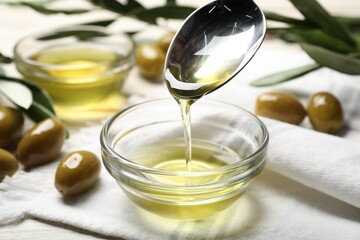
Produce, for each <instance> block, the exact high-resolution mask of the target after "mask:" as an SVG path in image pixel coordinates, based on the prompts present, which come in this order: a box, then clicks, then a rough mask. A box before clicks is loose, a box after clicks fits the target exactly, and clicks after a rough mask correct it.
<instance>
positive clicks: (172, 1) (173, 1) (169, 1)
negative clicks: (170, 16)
mask: <svg viewBox="0 0 360 240" xmlns="http://www.w3.org/2000/svg"><path fill="white" fill-rule="evenodd" d="M166 5H176V0H166Z"/></svg>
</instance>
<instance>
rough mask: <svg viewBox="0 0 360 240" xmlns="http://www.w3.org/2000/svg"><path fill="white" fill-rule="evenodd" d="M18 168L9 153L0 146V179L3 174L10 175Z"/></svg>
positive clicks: (2, 177)
mask: <svg viewBox="0 0 360 240" xmlns="http://www.w3.org/2000/svg"><path fill="white" fill-rule="evenodd" d="M18 168H19V164H18V162H17V160H16V158H15V157H14V155H12V154H11V153H9V152H8V151H6V150H4V149H1V148H0V181H2V180H3V179H4V177H5V176H10V177H11V176H12V175H13V174H14V173H15V172H16V171H17V170H18Z"/></svg>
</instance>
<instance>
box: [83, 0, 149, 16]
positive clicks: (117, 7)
mask: <svg viewBox="0 0 360 240" xmlns="http://www.w3.org/2000/svg"><path fill="white" fill-rule="evenodd" d="M89 1H90V2H91V3H92V4H94V5H96V6H99V7H101V8H104V9H107V10H110V11H112V12H116V13H119V14H124V15H126V14H127V13H129V12H131V11H134V10H135V9H139V10H140V9H145V7H144V6H143V5H141V4H140V3H138V2H137V1H135V0H128V1H127V3H126V4H122V3H120V2H118V1H117V0H89Z"/></svg>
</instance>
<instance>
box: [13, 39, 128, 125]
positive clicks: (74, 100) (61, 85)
mask: <svg viewBox="0 0 360 240" xmlns="http://www.w3.org/2000/svg"><path fill="white" fill-rule="evenodd" d="M124 59H125V56H124V55H123V54H122V53H121V52H119V51H116V50H115V49H112V48H110V47H107V46H106V45H99V44H94V43H81V44H69V45H60V46H56V47H50V48H47V49H44V50H41V51H39V52H37V53H35V54H33V55H32V56H31V57H30V60H31V61H32V62H33V64H32V65H29V66H33V67H34V68H37V69H36V74H34V71H35V69H33V70H34V71H32V69H23V68H19V70H20V72H21V73H22V74H23V75H24V76H25V78H27V79H29V80H31V81H33V82H35V83H37V84H38V85H40V86H41V87H42V88H44V89H46V90H47V92H48V93H49V94H50V96H51V98H52V99H53V101H54V104H55V110H56V112H57V114H58V115H59V116H60V118H62V119H64V120H69V121H76V120H83V119H93V118H94V119H96V118H100V117H103V116H104V115H108V114H112V113H114V112H116V111H118V110H119V109H121V108H122V107H123V106H124V98H123V97H121V96H120V88H121V87H122V85H123V82H124V79H125V78H126V76H127V75H128V72H129V70H130V67H125V68H124V69H121V68H120V64H119V63H120V62H121V61H122V60H124Z"/></svg>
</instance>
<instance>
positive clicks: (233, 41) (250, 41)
mask: <svg viewBox="0 0 360 240" xmlns="http://www.w3.org/2000/svg"><path fill="white" fill-rule="evenodd" d="M265 31H266V21H265V16H264V14H263V12H262V11H261V10H260V8H259V7H258V6H257V5H256V4H255V3H254V2H253V1H252V0H217V1H213V2H211V3H209V4H207V5H205V6H203V7H201V8H199V9H197V10H196V11H195V12H193V13H192V14H191V15H190V16H189V17H188V18H187V19H186V20H185V22H184V24H183V26H182V27H181V29H180V30H179V31H178V32H177V33H176V35H175V37H174V39H173V41H172V43H171V45H170V47H169V50H168V53H167V57H166V61H165V72H164V77H165V80H166V84H167V87H168V89H169V91H170V93H171V94H172V95H173V97H174V98H175V99H188V100H193V101H196V100H197V99H199V98H201V97H202V96H204V95H205V94H208V93H210V92H212V91H214V90H215V89H217V88H219V87H220V86H222V85H223V84H225V83H226V82H228V81H229V80H231V79H232V78H233V77H234V76H235V75H236V74H238V73H239V72H240V71H241V69H243V68H244V67H245V65H246V64H247V63H248V62H249V61H250V60H251V58H252V57H253V56H254V54H255V53H256V51H257V50H258V48H259V47H260V45H261V43H262V41H263V39H264V36H265Z"/></svg>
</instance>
